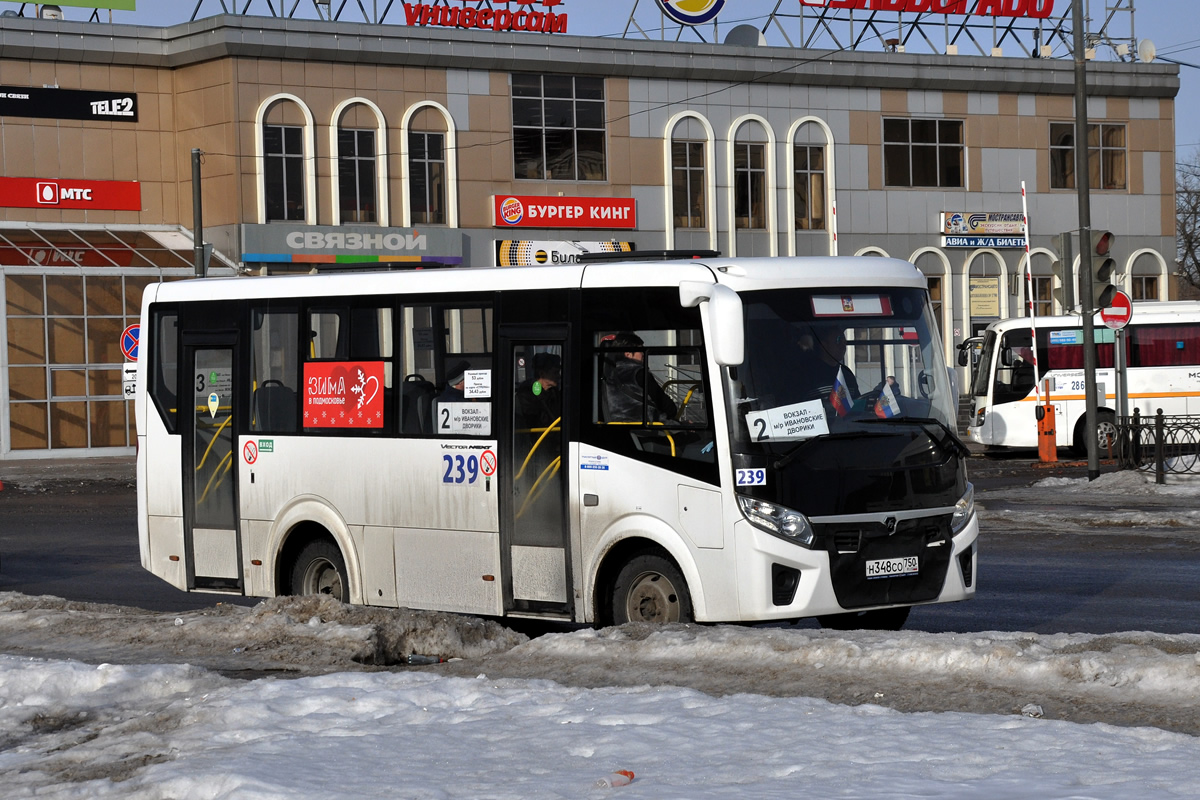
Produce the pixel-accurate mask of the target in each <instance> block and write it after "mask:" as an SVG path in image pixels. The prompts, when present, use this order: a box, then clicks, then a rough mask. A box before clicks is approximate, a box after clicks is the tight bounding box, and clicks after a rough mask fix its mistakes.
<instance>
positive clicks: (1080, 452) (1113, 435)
mask: <svg viewBox="0 0 1200 800" xmlns="http://www.w3.org/2000/svg"><path fill="white" fill-rule="evenodd" d="M1086 429H1087V418H1086V417H1080V418H1079V424H1077V425H1076V426H1075V436H1074V440H1073V443H1072V446H1071V449H1072V450H1073V451H1074V452H1075V455H1076V456H1078V457H1080V458H1083V457H1085V456H1087V447H1088V446H1087V439H1085V438H1084V431H1085V430H1086ZM1116 446H1117V415H1116V414H1114V413H1113V412H1111V411H1097V412H1096V447H1097V450H1096V452H1097V454H1098V455H1099V456H1100V458H1108V453H1109V449H1110V448H1114V449H1115V448H1116Z"/></svg>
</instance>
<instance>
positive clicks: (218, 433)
mask: <svg viewBox="0 0 1200 800" xmlns="http://www.w3.org/2000/svg"><path fill="white" fill-rule="evenodd" d="M203 410H204V411H207V410H208V408H207V407H205V408H204V409H203ZM232 421H233V415H232V414H230V415H229V416H228V417H226V418H225V421H224V422H222V423H221V424H220V425H218V426H217V430H216V431H215V432H214V433H213V436H212V438H211V439H209V440H208V447H206V448H204V455H203V456H202V457H201V458H200V463H199V464H197V465H196V471H197V472H199V471H200V470H201V469H203V468H204V462H205V461H207V460H208V454H209V453H210V452H212V448H213V445H214V444H216V443H217V439H219V438H220V437H221V431H223V430H225V426H226V425H228V424H229V423H230V422H232ZM217 468H218V469H220V465H219V464H218V465H217Z"/></svg>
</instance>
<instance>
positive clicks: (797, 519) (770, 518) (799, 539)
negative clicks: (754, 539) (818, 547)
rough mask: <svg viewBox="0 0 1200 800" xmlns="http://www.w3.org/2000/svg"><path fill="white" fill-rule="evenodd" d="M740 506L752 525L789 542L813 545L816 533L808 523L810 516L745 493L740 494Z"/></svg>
mask: <svg viewBox="0 0 1200 800" xmlns="http://www.w3.org/2000/svg"><path fill="white" fill-rule="evenodd" d="M738 507H739V508H740V509H741V510H742V516H744V517H745V518H746V519H747V520H749V522H750V524H751V525H754V526H755V527H757V528H762V529H763V530H764V531H766V532H767V533H773V534H775V535H776V536H778V537H780V538H782V539H787V540H788V541H789V542H794V543H796V544H798V545H801V546H803V547H812V543H813V540H814V539H815V538H816V534H815V533H814V532H813V529H812V525H810V524H809V523H808V517H806V516H804V515H803V514H801V513H800V512H799V511H793V510H792V509H790V508H787V507H785V506H781V505H779V504H777V503H768V502H766V501H765V500H756V499H755V498H753V497H746V496H744V495H738Z"/></svg>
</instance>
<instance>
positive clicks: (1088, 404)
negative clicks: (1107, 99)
mask: <svg viewBox="0 0 1200 800" xmlns="http://www.w3.org/2000/svg"><path fill="white" fill-rule="evenodd" d="M1083 25H1084V22H1083V0H1072V3H1071V27H1072V28H1074V34H1075V37H1074V38H1075V42H1074V50H1075V191H1076V193H1077V195H1078V198H1079V250H1080V252H1081V253H1082V252H1083V246H1084V243H1085V242H1090V241H1091V240H1092V198H1091V194H1090V192H1089V189H1090V187H1089V186H1088V183H1089V179H1090V177H1091V169H1090V168H1089V165H1088V115H1087V42H1086V41H1085V36H1084V30H1083ZM1080 266H1083V265H1082V263H1081V264H1080ZM1079 272H1080V281H1081V282H1082V284H1083V285H1082V286H1080V288H1079V294H1080V295H1081V297H1080V298H1079V299H1080V304H1079V313H1080V316H1081V317H1083V398H1084V422H1083V424H1084V437H1085V441H1086V442H1087V462H1088V467H1087V469H1088V480H1089V481H1094V480H1096V478H1099V477H1100V446H1099V442H1098V441H1097V438H1096V338H1095V334H1094V333H1093V331H1092V328H1093V325H1092V315H1093V314H1094V313H1095V311H1096V310H1095V309H1094V308H1092V297H1093V295H1092V271H1091V270H1090V269H1080V270H1079ZM1034 346H1035V347H1036V346H1037V343H1036V342H1035V343H1034Z"/></svg>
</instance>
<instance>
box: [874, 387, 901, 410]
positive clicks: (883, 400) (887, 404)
mask: <svg viewBox="0 0 1200 800" xmlns="http://www.w3.org/2000/svg"><path fill="white" fill-rule="evenodd" d="M899 414H900V401H899V400H897V399H896V393H895V392H893V391H892V385H891V384H890V383H888V382H887V381H884V382H883V390H882V391H880V392H879V399H878V400H876V401H875V416H877V417H879V418H880V419H891V418H892V417H895V416H898V415H899Z"/></svg>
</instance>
